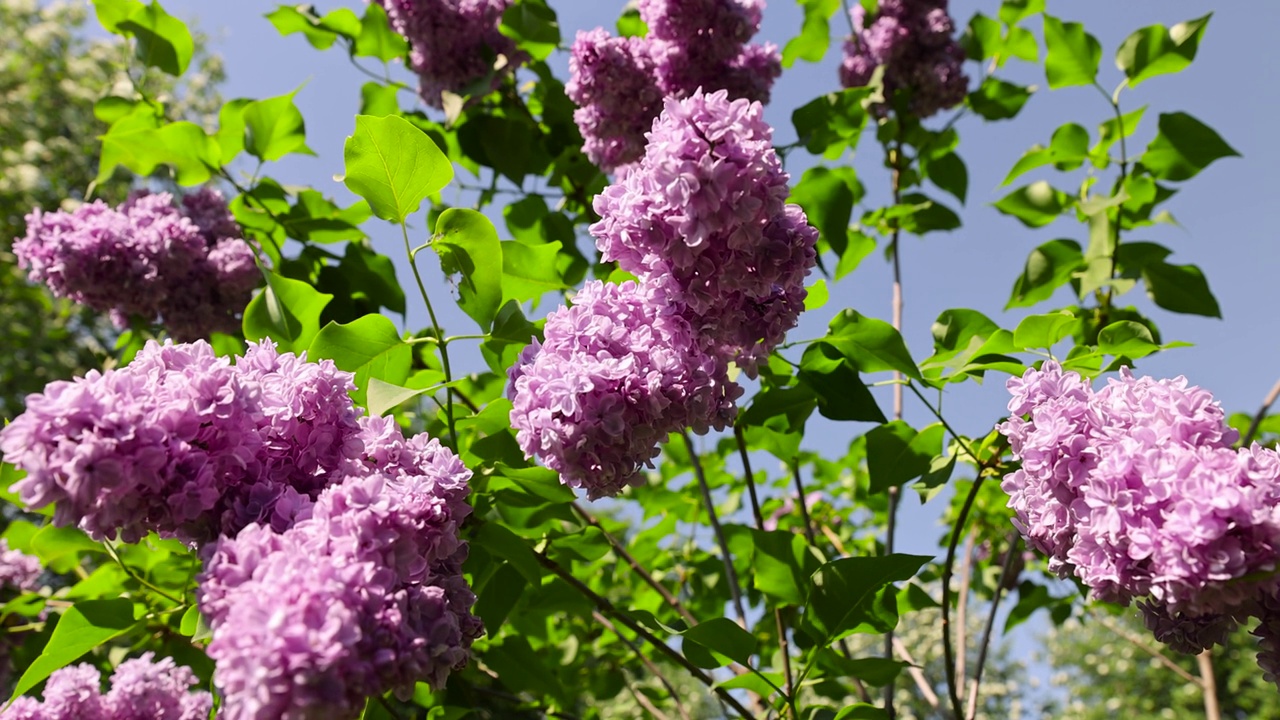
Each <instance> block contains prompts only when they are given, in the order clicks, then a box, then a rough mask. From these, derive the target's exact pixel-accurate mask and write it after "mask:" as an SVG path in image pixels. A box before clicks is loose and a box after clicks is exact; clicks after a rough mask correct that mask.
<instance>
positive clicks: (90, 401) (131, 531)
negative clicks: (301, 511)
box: [0, 340, 361, 543]
mask: <svg viewBox="0 0 1280 720" xmlns="http://www.w3.org/2000/svg"><path fill="white" fill-rule="evenodd" d="M352 387H353V386H352V384H351V375H350V374H349V373H345V372H341V371H339V370H338V369H337V368H336V367H335V366H334V365H333V363H332V362H330V361H321V362H319V363H308V362H305V361H304V358H303V357H300V356H295V355H293V354H292V353H279V352H277V350H276V348H275V345H274V344H273V343H271V342H270V341H269V340H266V341H263V342H262V343H260V344H251V345H250V346H249V349H248V350H247V351H246V353H245V356H244V357H243V358H240V359H239V361H238V362H237V363H236V364H235V365H232V364H231V361H230V360H229V359H226V358H219V357H217V356H216V355H214V352H213V349H212V348H211V347H210V346H209V345H208V344H207V343H205V342H203V341H198V342H196V343H191V344H179V345H175V344H173V343H172V342H166V343H164V344H160V343H158V342H156V341H150V342H148V343H147V345H146V347H144V348H143V349H142V350H141V351H139V352H138V355H137V357H135V358H134V361H133V362H132V363H130V364H129V365H128V366H126V367H123V368H118V369H114V370H107V371H105V372H98V371H90V372H89V373H88V374H87V375H86V376H85V377H83V378H77V379H75V380H72V381H58V382H54V383H50V384H49V386H48V387H47V388H46V389H45V392H43V393H40V394H38V395H32V396H30V397H29V398H28V400H27V410H26V412H24V413H23V414H22V415H20V416H19V417H18V418H17V419H15V420H14V421H13V422H12V423H11V424H10V425H9V426H8V427H6V428H4V429H3V430H0V451H2V452H3V453H4V458H5V461H6V462H9V463H13V464H14V465H17V466H18V467H20V468H22V469H24V470H26V471H27V476H26V477H25V478H23V479H22V480H20V481H18V482H17V483H15V484H14V486H13V489H14V491H15V492H17V493H18V495H19V497H21V499H22V501H23V503H25V504H26V505H27V506H28V507H32V508H41V507H45V506H47V505H49V504H54V505H55V510H54V522H55V523H56V524H58V525H75V526H78V527H79V528H81V529H82V530H84V531H85V532H87V533H89V534H90V535H91V536H92V537H94V538H106V537H112V536H114V535H115V534H116V533H119V534H120V536H121V538H123V539H124V540H125V541H126V542H134V541H137V540H138V539H140V538H142V537H144V536H145V535H146V534H147V533H148V532H151V531H155V532H158V533H160V534H161V535H162V536H165V537H176V538H179V539H182V540H184V541H187V542H193V543H198V542H208V541H210V540H213V539H214V538H216V537H218V535H220V534H234V533H235V532H237V531H238V530H239V529H240V528H242V527H244V526H245V525H247V524H249V523H252V522H267V523H272V524H276V525H287V524H289V523H291V522H292V519H293V516H294V514H296V512H297V508H298V506H299V503H300V501H301V500H302V498H314V497H315V496H316V495H318V494H319V492H320V491H321V490H323V489H324V488H325V487H326V486H328V485H329V484H331V482H332V481H333V478H332V477H331V476H332V474H333V473H334V472H335V471H337V470H338V469H339V467H340V466H341V464H342V463H343V462H344V461H346V460H348V459H350V458H354V457H356V455H357V453H358V452H359V451H360V448H361V442H360V440H359V437H358V435H359V432H360V426H359V424H358V421H357V418H358V417H359V411H358V410H357V409H356V408H355V407H354V405H353V404H352V402H351V399H350V397H349V396H348V395H347V391H348V390H350V389H351V388H352Z"/></svg>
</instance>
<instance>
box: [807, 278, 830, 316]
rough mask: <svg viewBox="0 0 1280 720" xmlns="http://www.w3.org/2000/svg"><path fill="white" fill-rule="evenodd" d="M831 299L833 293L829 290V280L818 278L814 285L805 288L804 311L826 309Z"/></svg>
mask: <svg viewBox="0 0 1280 720" xmlns="http://www.w3.org/2000/svg"><path fill="white" fill-rule="evenodd" d="M830 299H831V291H830V290H829V289H828V288H827V279H826V278H818V279H817V280H815V281H814V282H813V284H812V285H810V286H808V287H806V288H805V293H804V309H805V310H819V309H821V308H823V307H825V306H826V304H827V301H828V300H830Z"/></svg>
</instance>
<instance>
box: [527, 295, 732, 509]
mask: <svg viewBox="0 0 1280 720" xmlns="http://www.w3.org/2000/svg"><path fill="white" fill-rule="evenodd" d="M545 336H546V340H545V342H543V343H538V342H537V341H536V340H535V341H534V342H533V344H532V345H530V346H529V347H527V348H525V350H524V353H523V354H522V355H521V357H520V360H519V361H518V362H517V363H516V364H515V365H513V366H512V367H511V370H510V371H509V375H510V381H511V382H510V385H508V388H507V393H508V396H509V397H510V398H511V401H512V404H513V409H512V411H511V424H512V427H513V428H514V429H515V430H516V439H517V440H518V441H519V443H520V446H521V447H522V448H523V449H524V451H525V452H526V453H528V454H529V455H531V456H537V457H539V458H540V459H541V460H542V461H543V462H544V463H545V464H546V465H547V466H548V467H550V468H551V469H553V470H556V471H557V472H559V473H560V477H561V479H562V480H563V482H564V483H565V484H567V485H569V486H571V487H578V488H583V489H585V490H586V491H587V496H588V497H590V498H591V499H595V498H598V497H602V496H611V495H617V494H618V493H619V492H621V491H622V489H623V488H624V487H626V486H627V485H638V484H640V482H641V481H642V476H641V474H640V468H641V467H643V466H645V465H648V464H650V461H651V460H652V459H653V458H654V457H656V456H657V454H658V443H660V442H662V441H664V440H665V439H666V438H667V436H668V435H670V434H671V433H673V432H678V431H681V430H684V429H685V428H686V427H690V426H692V427H693V428H694V430H695V431H697V432H706V431H707V429H708V428H709V427H715V428H716V429H718V430H719V429H723V428H724V427H725V426H726V425H728V424H729V423H730V422H731V421H732V420H733V416H734V413H735V406H734V400H736V399H737V397H738V396H739V395H740V394H741V392H742V389H741V388H740V387H738V385H737V384H736V383H731V382H730V381H729V379H728V369H727V365H726V364H725V362H724V361H723V360H721V359H718V358H716V357H715V356H713V355H710V354H708V353H707V352H705V351H704V350H703V349H702V348H701V347H700V345H699V338H698V337H697V335H696V332H695V330H694V329H693V328H691V327H690V326H689V323H688V322H687V321H686V320H685V319H684V318H683V317H682V316H681V315H680V313H679V312H678V307H677V306H676V305H674V304H673V303H672V302H671V301H670V300H669V299H668V298H667V297H666V296H665V294H664V293H663V292H662V291H661V289H660V288H657V287H654V286H642V285H637V284H636V283H634V282H627V283H624V284H622V285H609V284H605V283H602V282H600V281H598V280H597V281H592V282H589V283H587V285H586V286H585V287H584V288H583V289H582V290H580V291H579V292H578V294H577V295H575V296H574V305H573V307H571V308H564V307H562V308H560V309H559V310H557V311H555V312H553V313H551V315H550V316H549V317H548V318H547V324H546V328H545Z"/></svg>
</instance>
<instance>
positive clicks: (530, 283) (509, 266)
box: [502, 240, 569, 301]
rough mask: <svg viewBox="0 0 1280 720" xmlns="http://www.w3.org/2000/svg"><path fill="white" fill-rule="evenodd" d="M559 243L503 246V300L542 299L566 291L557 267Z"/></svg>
mask: <svg viewBox="0 0 1280 720" xmlns="http://www.w3.org/2000/svg"><path fill="white" fill-rule="evenodd" d="M560 247H561V245H560V243H558V242H552V243H546V244H543V245H526V244H525V243H522V242H517V241H514V240H507V241H504V242H503V243H502V292H503V300H519V301H524V300H539V299H541V298H542V296H543V295H545V294H547V293H549V292H553V291H556V290H564V289H566V288H568V287H569V286H568V285H567V284H565V281H564V278H563V277H562V276H561V275H560V270H559V269H558V267H557V264H558V259H559V254H560Z"/></svg>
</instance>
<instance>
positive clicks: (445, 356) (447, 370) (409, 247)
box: [400, 220, 458, 452]
mask: <svg viewBox="0 0 1280 720" xmlns="http://www.w3.org/2000/svg"><path fill="white" fill-rule="evenodd" d="M400 234H401V235H403V236H404V252H405V255H406V256H407V257H408V258H409V268H410V269H411V270H413V279H414V281H416V282H417V283H418V292H419V293H420V294H421V295H422V301H423V302H424V303H426V305H427V315H428V316H429V317H430V318H431V328H432V329H433V330H435V333H436V337H438V338H441V339H442V340H443V339H444V332H443V331H442V330H441V329H440V321H439V320H437V319H436V311H435V308H434V307H433V306H432V305H431V297H430V296H429V295H427V285H426V283H424V282H422V273H420V272H418V261H417V256H418V253H417V251H416V250H414V249H413V244H412V243H410V242H409V228H408V226H407V225H405V224H404V220H401V221H400ZM440 364H441V365H443V366H444V381H445V384H446V385H447V384H449V383H452V382H453V370H452V368H451V367H450V365H449V348H448V343H447V341H442V342H441V343H440ZM444 402H445V408H444V415H445V419H446V420H447V421H448V424H449V447H450V449H452V450H453V451H454V452H457V451H458V430H457V428H455V427H454V421H453V392H451V391H450V392H446V393H445V394H444Z"/></svg>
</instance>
